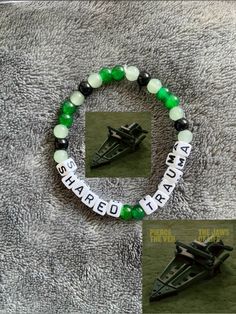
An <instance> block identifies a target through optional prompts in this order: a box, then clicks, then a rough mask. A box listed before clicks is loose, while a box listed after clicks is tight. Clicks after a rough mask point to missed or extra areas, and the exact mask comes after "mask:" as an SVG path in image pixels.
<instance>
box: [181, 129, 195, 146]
mask: <svg viewBox="0 0 236 314" xmlns="http://www.w3.org/2000/svg"><path fill="white" fill-rule="evenodd" d="M192 139H193V133H192V132H190V131H189V130H184V131H180V132H179V134H178V140H179V141H181V142H184V143H190V142H191V141H192Z"/></svg>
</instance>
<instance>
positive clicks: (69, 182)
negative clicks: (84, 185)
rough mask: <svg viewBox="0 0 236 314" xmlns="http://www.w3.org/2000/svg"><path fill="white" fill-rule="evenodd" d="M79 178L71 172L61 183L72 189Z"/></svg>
mask: <svg viewBox="0 0 236 314" xmlns="http://www.w3.org/2000/svg"><path fill="white" fill-rule="evenodd" d="M76 180H77V177H76V175H75V174H74V173H73V172H70V173H69V174H68V175H66V176H64V177H63V178H62V179H61V181H62V183H63V184H64V185H65V186H66V187H67V189H69V190H70V189H72V187H73V184H74V183H75V182H76Z"/></svg>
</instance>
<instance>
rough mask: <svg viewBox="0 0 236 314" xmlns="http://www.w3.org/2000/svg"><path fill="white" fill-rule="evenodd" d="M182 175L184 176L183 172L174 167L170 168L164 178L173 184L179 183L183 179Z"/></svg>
mask: <svg viewBox="0 0 236 314" xmlns="http://www.w3.org/2000/svg"><path fill="white" fill-rule="evenodd" d="M182 175H183V172H182V171H180V170H178V169H176V168H173V167H168V168H167V170H166V172H165V174H164V177H163V178H164V179H166V180H168V181H170V182H172V183H177V182H178V181H179V179H180V178H181V177H182Z"/></svg>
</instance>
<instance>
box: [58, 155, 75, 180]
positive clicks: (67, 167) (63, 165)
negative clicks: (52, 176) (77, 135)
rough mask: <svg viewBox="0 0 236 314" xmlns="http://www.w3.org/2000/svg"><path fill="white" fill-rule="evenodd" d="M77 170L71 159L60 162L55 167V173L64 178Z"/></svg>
mask: <svg viewBox="0 0 236 314" xmlns="http://www.w3.org/2000/svg"><path fill="white" fill-rule="evenodd" d="M76 169H77V166H76V163H75V162H74V160H73V159H72V158H69V159H68V158H67V159H66V160H64V161H62V162H60V163H59V164H58V165H57V171H58V172H59V173H60V175H61V176H63V177H64V176H66V175H67V174H69V173H70V172H75V170H76Z"/></svg>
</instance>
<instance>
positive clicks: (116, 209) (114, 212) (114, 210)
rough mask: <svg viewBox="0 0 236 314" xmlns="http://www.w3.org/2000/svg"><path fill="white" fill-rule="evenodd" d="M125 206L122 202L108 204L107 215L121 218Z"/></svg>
mask: <svg viewBox="0 0 236 314" xmlns="http://www.w3.org/2000/svg"><path fill="white" fill-rule="evenodd" d="M122 206H123V204H122V203H121V202H116V201H110V202H109V203H108V204H107V215H110V216H112V217H119V216H120V212H121V208H122Z"/></svg>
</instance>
